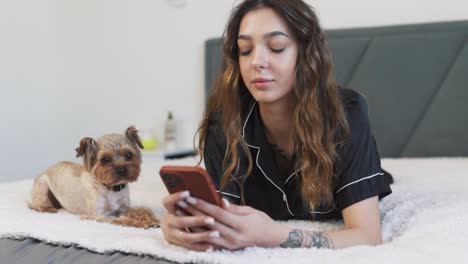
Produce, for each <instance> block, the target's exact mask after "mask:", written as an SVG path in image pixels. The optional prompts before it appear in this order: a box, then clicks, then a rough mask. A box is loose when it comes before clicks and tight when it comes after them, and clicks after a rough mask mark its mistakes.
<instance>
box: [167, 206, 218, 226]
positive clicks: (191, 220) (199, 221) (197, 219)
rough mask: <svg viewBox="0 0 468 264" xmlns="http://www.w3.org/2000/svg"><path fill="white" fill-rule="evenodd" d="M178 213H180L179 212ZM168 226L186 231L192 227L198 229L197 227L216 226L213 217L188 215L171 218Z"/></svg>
mask: <svg viewBox="0 0 468 264" xmlns="http://www.w3.org/2000/svg"><path fill="white" fill-rule="evenodd" d="M177 212H180V211H179V210H178V211H177ZM177 214H179V213H177ZM168 218H169V221H168V224H169V226H171V227H174V228H178V229H185V228H190V227H197V226H213V225H214V224H215V220H214V219H213V217H209V216H191V215H187V216H184V215H183V214H181V216H177V217H173V216H172V217H171V216H169V217H168Z"/></svg>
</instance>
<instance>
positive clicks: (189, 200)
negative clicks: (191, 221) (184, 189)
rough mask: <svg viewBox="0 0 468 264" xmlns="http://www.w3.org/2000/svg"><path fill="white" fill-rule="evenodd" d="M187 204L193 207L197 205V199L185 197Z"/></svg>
mask: <svg viewBox="0 0 468 264" xmlns="http://www.w3.org/2000/svg"><path fill="white" fill-rule="evenodd" d="M185 200H186V201H187V202H189V203H190V204H193V205H195V204H196V203H197V199H195V198H193V197H190V196H189V197H187V199H185Z"/></svg>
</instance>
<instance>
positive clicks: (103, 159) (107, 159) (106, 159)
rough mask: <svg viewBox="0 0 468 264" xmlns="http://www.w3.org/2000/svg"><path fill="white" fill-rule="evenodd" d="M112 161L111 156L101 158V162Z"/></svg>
mask: <svg viewBox="0 0 468 264" xmlns="http://www.w3.org/2000/svg"><path fill="white" fill-rule="evenodd" d="M110 161H111V159H110V158H109V157H102V158H101V163H102V164H107V163H109V162H110Z"/></svg>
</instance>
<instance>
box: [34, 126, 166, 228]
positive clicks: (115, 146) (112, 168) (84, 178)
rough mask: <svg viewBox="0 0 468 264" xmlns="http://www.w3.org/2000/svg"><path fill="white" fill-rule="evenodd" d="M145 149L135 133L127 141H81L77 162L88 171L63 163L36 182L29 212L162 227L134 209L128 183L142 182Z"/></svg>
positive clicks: (131, 129) (104, 138)
mask: <svg viewBox="0 0 468 264" xmlns="http://www.w3.org/2000/svg"><path fill="white" fill-rule="evenodd" d="M140 148H143V145H142V144H141V142H140V139H139V137H138V131H137V130H136V128H135V127H133V126H131V127H129V128H128V129H127V130H126V132H125V135H121V134H107V135H104V136H102V137H101V138H99V139H98V140H94V139H92V138H89V137H86V138H83V139H82V140H81V141H80V146H79V147H78V148H77V149H76V156H77V157H83V165H80V164H77V163H73V162H68V161H63V162H59V163H57V164H55V165H53V166H51V167H50V168H48V169H47V170H46V171H45V172H44V173H42V174H40V175H39V176H37V177H36V178H35V180H34V184H33V188H32V191H31V201H30V202H29V204H28V205H29V207H30V208H31V209H34V210H36V211H39V212H49V213H54V212H57V210H58V209H60V208H64V209H65V210H67V211H68V212H70V213H72V214H76V215H80V216H81V217H82V219H92V220H96V221H100V222H110V223H114V224H119V225H127V226H135V227H143V228H148V227H152V226H157V225H158V221H157V220H156V219H155V217H154V215H153V213H152V212H151V211H150V210H148V209H145V208H130V197H129V186H128V183H130V182H134V181H136V180H137V179H138V176H139V175H140V169H141V152H140Z"/></svg>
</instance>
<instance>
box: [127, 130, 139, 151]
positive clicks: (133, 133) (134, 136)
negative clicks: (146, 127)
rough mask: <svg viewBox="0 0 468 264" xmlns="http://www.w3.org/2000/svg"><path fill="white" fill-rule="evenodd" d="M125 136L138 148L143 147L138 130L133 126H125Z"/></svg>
mask: <svg viewBox="0 0 468 264" xmlns="http://www.w3.org/2000/svg"><path fill="white" fill-rule="evenodd" d="M125 136H126V137H127V138H128V139H129V140H130V141H131V142H133V143H134V144H136V145H137V146H138V147H139V148H141V149H143V144H142V143H141V140H140V137H139V136H138V130H137V129H136V128H135V126H130V127H129V128H127V131H125Z"/></svg>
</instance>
